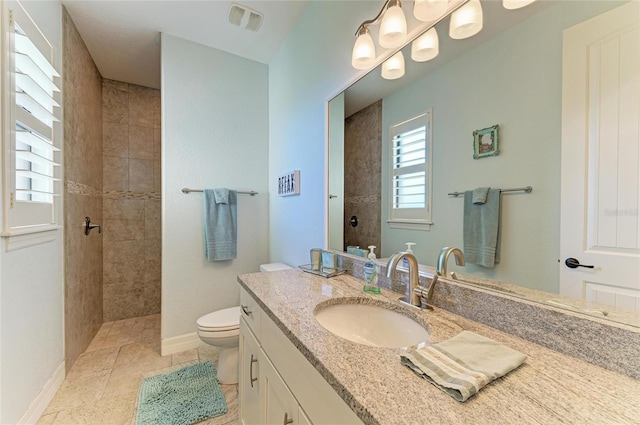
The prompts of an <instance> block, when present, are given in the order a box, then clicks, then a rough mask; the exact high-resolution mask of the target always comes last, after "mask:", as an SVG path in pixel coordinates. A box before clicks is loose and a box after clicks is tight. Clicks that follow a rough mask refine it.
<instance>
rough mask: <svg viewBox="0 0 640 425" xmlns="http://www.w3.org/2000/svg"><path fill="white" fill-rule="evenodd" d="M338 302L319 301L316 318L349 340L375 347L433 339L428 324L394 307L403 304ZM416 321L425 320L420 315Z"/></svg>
mask: <svg viewBox="0 0 640 425" xmlns="http://www.w3.org/2000/svg"><path fill="white" fill-rule="evenodd" d="M334 302H335V301H333V300H330V302H328V303H327V302H325V303H321V304H319V305H318V306H317V307H316V310H315V316H316V319H317V320H318V322H319V323H320V324H321V325H322V326H323V327H324V328H325V329H327V330H328V331H330V332H332V333H334V334H335V335H338V336H340V337H342V338H345V339H348V340H349V341H353V342H357V343H360V344H365V345H371V346H374V347H389V348H398V347H408V346H412V345H417V344H419V343H421V342H426V341H428V340H429V332H427V330H426V329H425V326H426V323H425V324H424V325H421V324H419V323H417V322H416V321H415V320H413V319H411V318H409V317H407V315H405V314H402V313H399V312H396V311H392V310H391V309H390V308H392V309H402V307H398V306H395V305H393V304H390V303H389V304H388V305H387V303H381V304H378V305H370V304H369V305H366V304H354V303H353V301H352V302H351V303H349V301H345V302H344V303H339V304H333V303H334ZM327 304H328V305H327ZM401 311H402V310H401ZM407 314H410V313H407ZM416 320H421V319H420V318H418V317H416Z"/></svg>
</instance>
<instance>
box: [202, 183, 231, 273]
mask: <svg viewBox="0 0 640 425" xmlns="http://www.w3.org/2000/svg"><path fill="white" fill-rule="evenodd" d="M237 218H238V205H237V192H236V191H235V190H228V189H205V190H204V243H205V254H206V256H207V259H208V260H209V261H223V260H233V259H234V258H236V256H237V251H238V241H237V239H238V225H237V222H238V220H237Z"/></svg>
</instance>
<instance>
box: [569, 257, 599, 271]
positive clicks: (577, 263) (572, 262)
mask: <svg viewBox="0 0 640 425" xmlns="http://www.w3.org/2000/svg"><path fill="white" fill-rule="evenodd" d="M564 264H565V265H566V266H567V267H569V268H570V269H577V268H578V267H584V268H586V269H592V268H593V266H587V265H585V264H580V261H578V260H576V259H575V258H567V259H566V260H564Z"/></svg>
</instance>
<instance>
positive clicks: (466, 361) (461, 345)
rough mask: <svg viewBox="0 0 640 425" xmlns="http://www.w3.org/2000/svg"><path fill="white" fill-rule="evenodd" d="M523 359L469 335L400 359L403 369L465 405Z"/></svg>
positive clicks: (409, 352)
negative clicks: (408, 369) (413, 373)
mask: <svg viewBox="0 0 640 425" xmlns="http://www.w3.org/2000/svg"><path fill="white" fill-rule="evenodd" d="M526 359H527V356H525V355H524V354H522V353H521V352H519V351H516V350H514V349H512V348H509V347H506V346H504V345H502V344H500V343H498V342H496V341H493V340H492V339H489V338H486V337H484V336H481V335H478V334H475V333H473V332H469V331H463V332H461V333H459V334H458V335H456V336H454V337H453V338H451V339H448V340H446V341H443V342H441V343H439V344H434V345H430V346H427V347H423V348H420V349H418V350H411V351H408V352H407V353H405V354H401V355H400V361H401V362H402V364H403V365H405V366H407V367H409V368H410V369H412V370H413V371H414V372H415V373H416V374H418V376H420V377H422V378H424V379H426V380H427V381H429V382H431V383H432V384H434V385H435V386H437V387H438V388H440V389H441V390H442V391H444V392H446V393H447V394H449V395H450V396H452V397H453V398H455V399H456V400H458V401H466V400H467V399H468V398H469V397H471V396H473V395H474V394H476V393H477V392H478V391H480V390H481V389H482V387H484V386H485V385H487V384H488V383H489V382H491V381H493V380H495V379H497V378H500V377H501V376H504V375H506V374H507V373H509V372H511V371H512V370H514V369H516V368H517V367H518V366H520V365H521V364H522V363H524V361H525V360H526Z"/></svg>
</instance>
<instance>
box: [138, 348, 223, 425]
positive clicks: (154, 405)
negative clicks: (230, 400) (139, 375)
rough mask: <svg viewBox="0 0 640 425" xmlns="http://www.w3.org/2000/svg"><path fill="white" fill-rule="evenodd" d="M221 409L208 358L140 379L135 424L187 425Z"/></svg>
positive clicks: (214, 376) (215, 378)
mask: <svg viewBox="0 0 640 425" xmlns="http://www.w3.org/2000/svg"><path fill="white" fill-rule="evenodd" d="M224 413H227V403H226V402H225V400H224V394H222V389H220V384H218V378H217V376H216V368H215V367H214V366H213V364H212V363H211V362H208V361H207V362H204V363H198V364H194V365H191V366H187V367H183V368H182V369H180V370H176V371H175V372H171V373H166V374H162V375H155V376H152V377H150V378H146V379H145V380H144V381H142V385H141V386H140V396H139V397H138V413H137V414H136V425H164V424H166V425H189V424H193V423H196V422H199V421H202V420H204V419H207V418H212V417H214V416H219V415H222V414H224Z"/></svg>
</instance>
